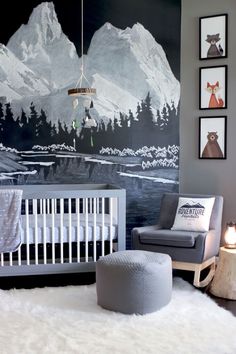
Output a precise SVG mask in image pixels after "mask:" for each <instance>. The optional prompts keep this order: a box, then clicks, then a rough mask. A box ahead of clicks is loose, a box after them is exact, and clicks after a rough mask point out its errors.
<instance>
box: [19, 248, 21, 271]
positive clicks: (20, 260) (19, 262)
mask: <svg viewBox="0 0 236 354" xmlns="http://www.w3.org/2000/svg"><path fill="white" fill-rule="evenodd" d="M18 266H21V246H20V247H19V249H18Z"/></svg>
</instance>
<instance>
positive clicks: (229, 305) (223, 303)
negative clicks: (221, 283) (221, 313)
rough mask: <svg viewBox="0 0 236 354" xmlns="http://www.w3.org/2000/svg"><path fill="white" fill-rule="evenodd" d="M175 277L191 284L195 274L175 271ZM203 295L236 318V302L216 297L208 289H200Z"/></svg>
mask: <svg viewBox="0 0 236 354" xmlns="http://www.w3.org/2000/svg"><path fill="white" fill-rule="evenodd" d="M174 276H180V277H181V278H183V279H184V280H186V281H188V282H189V283H190V284H192V283H193V272H185V271H174ZM199 291H202V292H203V293H206V294H207V295H208V296H210V297H211V298H212V300H214V301H215V302H216V303H217V304H218V305H219V306H220V307H223V308H224V309H226V310H228V311H230V312H231V313H232V314H233V315H234V316H236V300H227V299H222V298H219V297H216V296H214V295H212V294H211V293H209V291H208V287H207V288H203V289H199Z"/></svg>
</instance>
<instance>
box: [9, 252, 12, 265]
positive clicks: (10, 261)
mask: <svg viewBox="0 0 236 354" xmlns="http://www.w3.org/2000/svg"><path fill="white" fill-rule="evenodd" d="M9 265H10V267H12V252H9Z"/></svg>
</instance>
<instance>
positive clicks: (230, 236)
mask: <svg viewBox="0 0 236 354" xmlns="http://www.w3.org/2000/svg"><path fill="white" fill-rule="evenodd" d="M225 247H226V248H236V229H235V223H233V222H232V221H231V222H229V223H227V228H226V231H225Z"/></svg>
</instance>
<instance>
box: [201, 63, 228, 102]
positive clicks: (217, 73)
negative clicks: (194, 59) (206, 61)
mask: <svg viewBox="0 0 236 354" xmlns="http://www.w3.org/2000/svg"><path fill="white" fill-rule="evenodd" d="M225 76H226V70H225V67H218V68H206V69H201V83H200V85H201V87H200V89H201V107H200V108H209V101H210V98H211V93H210V92H208V91H207V83H208V82H209V84H210V85H215V84H216V82H217V81H219V87H220V89H219V91H218V92H217V93H216V98H217V99H218V98H222V100H223V101H224V106H223V107H225V80H226V78H225Z"/></svg>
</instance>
